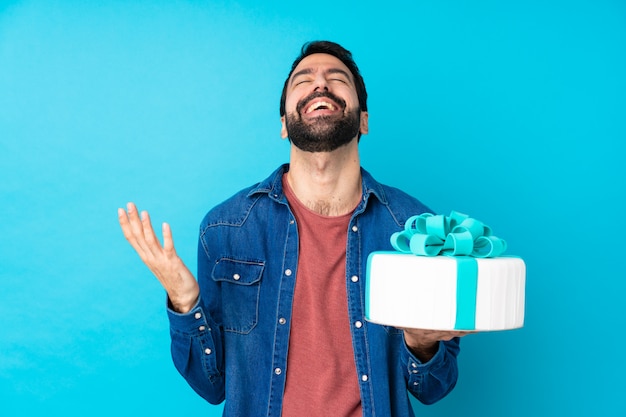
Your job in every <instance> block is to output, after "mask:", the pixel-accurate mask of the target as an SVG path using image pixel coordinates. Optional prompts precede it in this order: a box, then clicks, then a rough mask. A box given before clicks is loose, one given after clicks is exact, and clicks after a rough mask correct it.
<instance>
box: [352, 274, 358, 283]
mask: <svg viewBox="0 0 626 417" xmlns="http://www.w3.org/2000/svg"><path fill="white" fill-rule="evenodd" d="M350 279H351V280H352V282H358V281H359V277H357V276H356V275H352V278H350Z"/></svg>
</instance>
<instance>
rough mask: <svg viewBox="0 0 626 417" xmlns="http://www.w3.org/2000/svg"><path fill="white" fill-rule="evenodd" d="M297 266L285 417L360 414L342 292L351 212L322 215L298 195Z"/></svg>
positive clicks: (294, 203)
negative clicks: (301, 200) (303, 201)
mask: <svg viewBox="0 0 626 417" xmlns="http://www.w3.org/2000/svg"><path fill="white" fill-rule="evenodd" d="M283 188H284V189H285V194H286V196H287V200H288V201H289V205H290V207H291V209H292V211H293V213H294V215H295V217H296V221H297V224H298V235H299V239H300V242H299V250H298V269H297V274H296V287H295V293H294V300H293V311H292V318H291V327H290V329H291V330H290V336H289V352H288V356H287V377H286V386H285V394H284V398H283V412H282V416H283V417H303V416H304V417H316V416H319V417H328V416H334V417H357V416H358V417H361V416H362V415H363V413H362V410H361V396H360V394H359V384H358V377H357V372H356V365H355V362H354V353H353V349H352V338H351V336H350V320H349V317H348V298H347V294H346V239H347V233H348V232H347V231H348V225H349V223H350V217H351V216H352V213H348V214H346V215H342V216H336V217H335V216H332V217H329V216H322V215H320V214H317V213H316V212H314V211H312V210H310V209H308V208H307V207H306V206H305V205H303V204H302V203H301V202H300V201H298V199H297V198H296V196H295V194H294V193H293V191H292V190H291V188H290V187H289V184H288V183H287V180H286V178H285V177H283Z"/></svg>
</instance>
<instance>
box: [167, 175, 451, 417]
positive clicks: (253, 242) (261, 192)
mask: <svg viewBox="0 0 626 417" xmlns="http://www.w3.org/2000/svg"><path fill="white" fill-rule="evenodd" d="M288 169H289V166H288V165H287V164H286V165H283V166H281V167H280V168H279V169H277V170H276V171H275V172H274V173H273V174H272V175H271V176H270V177H269V178H267V179H266V180H265V181H263V182H261V183H258V184H256V185H255V186H252V187H250V188H247V189H245V190H242V191H240V192H239V193H237V194H236V195H234V196H233V197H231V198H230V199H228V200H227V201H225V202H224V203H222V204H220V205H218V206H217V207H215V208H214V209H212V210H211V211H210V212H209V213H208V214H207V215H206V217H205V218H204V220H203V221H202V224H201V227H200V237H199V244H198V283H199V285H200V297H199V300H198V303H197V304H196V306H195V307H194V308H193V309H192V310H191V311H190V312H189V313H187V314H178V313H176V312H174V311H173V310H171V309H168V317H169V320H170V333H171V338H172V344H171V349H172V357H173V361H174V364H175V366H176V368H177V369H178V371H179V372H180V373H181V375H182V376H183V377H184V378H185V379H186V380H187V382H188V383H189V385H190V386H191V387H192V388H193V389H194V390H195V391H196V392H197V393H198V394H199V395H201V396H202V397H203V398H205V399H206V400H207V401H209V402H210V403H213V404H219V403H221V402H222V401H224V400H225V404H224V416H237V417H244V416H254V417H258V416H280V415H281V409H282V398H283V390H284V387H285V378H286V376H287V369H286V366H287V354H288V346H289V328H290V319H291V310H292V302H293V296H294V289H295V280H296V279H297V275H298V271H297V269H296V268H297V265H298V227H297V224H296V221H295V218H294V215H293V213H292V211H291V209H290V207H289V205H288V203H287V198H286V197H285V194H284V192H283V188H282V176H283V174H284V173H285V172H286V171H287V170H288ZM361 172H362V190H363V198H362V200H361V202H360V203H359V205H358V206H357V208H356V210H355V211H354V213H353V214H352V217H351V220H350V224H349V226H348V230H347V231H346V233H347V234H348V239H347V247H346V288H347V297H348V310H349V311H348V315H349V317H350V322H351V323H352V326H351V333H352V346H353V351H354V361H355V364H356V370H357V375H355V378H358V383H359V389H360V394H361V401H362V408H363V415H364V416H385V417H386V416H413V410H412V408H411V404H410V402H409V397H408V395H407V392H410V393H411V394H412V395H413V396H415V397H416V398H417V399H418V400H420V401H421V402H422V403H424V404H431V403H433V402H435V401H437V400H439V399H441V398H443V397H444V396H445V395H446V394H448V392H450V390H451V389H452V388H453V387H454V385H455V383H456V380H457V375H458V368H457V360H456V357H457V355H458V353H459V340H458V339H453V340H452V341H450V342H439V349H438V351H437V353H436V354H435V356H434V357H433V358H432V359H431V360H430V361H428V362H427V363H422V362H420V361H419V360H418V359H417V358H416V357H415V356H413V355H412V354H411V352H410V351H409V350H408V348H407V347H406V344H405V343H404V338H403V334H402V331H401V330H398V329H395V328H392V327H387V326H382V325H378V324H374V323H371V322H367V321H366V320H365V319H364V317H365V316H364V314H365V312H364V306H365V296H364V295H365V279H364V278H365V272H366V264H367V256H368V255H369V253H370V252H372V251H377V250H391V249H392V248H391V244H390V243H389V237H390V236H391V234H392V233H393V232H395V231H398V230H401V229H402V228H403V227H404V221H405V220H406V219H408V218H409V217H410V216H412V215H414V214H420V213H423V212H425V211H429V210H428V208H427V207H426V206H424V205H423V204H421V203H420V202H419V201H418V200H416V199H415V198H413V197H411V196H409V195H407V194H406V193H404V192H402V191H400V190H398V189H396V188H392V187H388V186H384V185H382V184H379V183H377V182H376V181H375V180H374V179H373V178H372V176H371V175H370V174H369V173H367V172H366V171H365V170H361ZM319 349H324V346H319ZM327 354H328V355H332V352H328V353H327ZM302 401H306V399H305V398H303V399H302ZM311 407H315V405H312V406H311Z"/></svg>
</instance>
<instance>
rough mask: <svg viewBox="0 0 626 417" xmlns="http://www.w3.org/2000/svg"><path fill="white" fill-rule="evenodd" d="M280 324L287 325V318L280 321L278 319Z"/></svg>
mask: <svg viewBox="0 0 626 417" xmlns="http://www.w3.org/2000/svg"><path fill="white" fill-rule="evenodd" d="M278 322H279V323H280V324H285V323H287V320H285V318H284V317H281V318H280V319H278Z"/></svg>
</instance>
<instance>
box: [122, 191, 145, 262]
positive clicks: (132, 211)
mask: <svg viewBox="0 0 626 417" xmlns="http://www.w3.org/2000/svg"><path fill="white" fill-rule="evenodd" d="M126 208H127V210H128V222H129V225H130V232H131V234H132V237H133V239H134V241H135V243H136V245H137V246H138V247H139V248H140V249H141V251H142V252H144V253H145V252H149V248H148V244H147V243H146V237H145V233H144V226H143V223H142V222H141V219H140V218H139V211H138V210H137V206H135V204H134V203H128V204H127V205H126ZM137 252H139V250H137ZM140 255H141V253H140Z"/></svg>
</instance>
